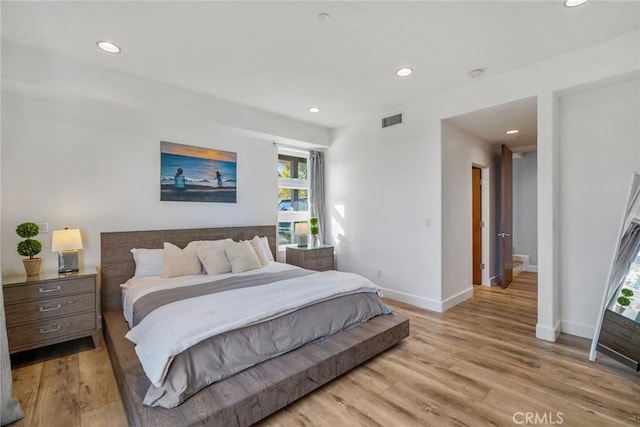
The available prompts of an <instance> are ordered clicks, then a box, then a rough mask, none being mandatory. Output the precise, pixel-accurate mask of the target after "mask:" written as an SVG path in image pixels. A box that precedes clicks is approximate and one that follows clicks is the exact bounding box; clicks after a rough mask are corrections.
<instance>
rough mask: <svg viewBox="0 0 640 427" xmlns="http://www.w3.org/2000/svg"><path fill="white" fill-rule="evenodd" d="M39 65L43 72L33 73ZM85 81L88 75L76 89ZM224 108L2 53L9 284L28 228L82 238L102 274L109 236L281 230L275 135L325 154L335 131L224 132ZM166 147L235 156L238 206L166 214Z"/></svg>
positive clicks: (144, 84) (284, 122) (278, 120)
mask: <svg viewBox="0 0 640 427" xmlns="http://www.w3.org/2000/svg"><path fill="white" fill-rule="evenodd" d="M25 58H26V59H25ZM34 62H37V64H38V65H39V66H40V67H44V68H39V69H37V70H31V69H29V70H24V71H25V72H24V73H22V71H23V69H24V68H29V67H30V66H31V65H33V63H34ZM5 64H7V66H6V67H5ZM5 71H7V72H6V73H5ZM82 71H87V73H89V74H87V75H84V74H83V76H82V78H79V79H78V87H75V88H74V89H73V90H71V89H69V88H68V87H71V86H72V80H73V78H72V76H78V75H79V74H82V73H81V72H82ZM92 72H93V73H94V74H91V73H92ZM52 75H53V76H55V77H51V76H52ZM92 75H93V79H92V78H90V76H92ZM128 90H131V91H133V92H134V93H129V94H127V93H126V92H127V91H128ZM134 95H135V96H134ZM128 97H130V98H131V99H128ZM161 99H162V100H164V101H162V102H160V101H159V100H161ZM173 101H175V103H172V102H173ZM156 102H160V103H159V104H155V103H156ZM216 106H217V107H220V106H219V105H218V101H217V100H215V99H209V98H207V97H203V96H202V95H198V94H193V93H190V92H187V91H181V90H179V89H176V88H172V87H168V86H164V85H158V84H155V83H153V82H148V81H144V80H141V79H136V78H134V77H132V76H128V75H124V74H122V73H116V72H110V71H108V70H105V69H97V70H96V69H95V67H88V68H87V66H86V65H84V64H80V63H73V62H71V61H67V60H65V59H63V58H54V57H47V56H43V57H41V56H39V55H38V54H37V53H34V52H29V51H26V52H25V57H24V58H23V57H22V56H20V55H18V54H17V53H16V52H15V51H12V52H11V51H10V52H9V53H8V54H7V56H5V51H4V49H3V87H2V122H3V127H2V138H3V140H4V146H3V153H2V211H1V218H2V221H1V230H2V235H3V237H4V238H3V240H2V248H1V249H2V252H3V255H4V256H3V257H2V271H3V273H4V274H11V273H20V272H22V271H23V267H22V263H21V261H20V260H21V257H20V256H19V255H18V254H17V253H16V249H15V246H16V244H17V242H18V241H19V238H18V236H17V235H16V234H15V227H16V225H17V224H19V223H21V222H24V221H35V222H47V223H49V227H50V229H51V230H55V229H61V228H62V227H64V226H71V227H78V228H80V229H81V231H82V233H83V240H84V250H83V251H82V256H83V257H84V263H85V264H90V265H98V266H99V265H100V253H99V252H100V232H103V231H121V230H144V229H147V230H150V229H164V228H188V227H216V226H237V225H256V224H262V225H268V224H275V223H276V221H277V212H276V200H277V173H276V163H277V150H276V147H275V146H274V144H273V143H272V140H273V139H277V137H274V136H273V133H274V132H279V133H280V134H282V135H284V137H285V138H284V139H286V140H287V141H291V138H292V137H293V136H295V137H296V138H301V140H303V141H306V142H309V141H319V143H320V142H323V135H326V137H327V140H328V136H329V131H328V130H326V129H323V128H320V127H316V126H312V125H309V124H303V123H299V122H295V121H292V120H289V119H284V118H282V117H278V116H273V120H269V117H270V115H269V114H267V113H263V112H254V111H251V110H249V109H245V108H244V107H236V110H235V111H236V112H237V114H238V116H237V117H235V118H234V117H233V116H228V115H224V116H223V117H222V119H224V120H221V121H223V122H225V121H227V122H228V123H235V124H237V123H241V122H243V121H246V120H249V119H250V118H251V117H252V115H254V117H255V118H256V121H255V122H254V123H253V124H252V126H251V128H249V129H247V128H238V127H235V126H230V125H225V124H217V123H216V122H215V120H216V117H215V116H214V117H212V116H211V115H210V114H211V111H210V110H208V108H209V107H212V108H214V111H215V107H216ZM256 123H257V124H256ZM161 140H164V141H171V142H177V143H181V144H188V145H194V146H199V147H207V148H216V149H221V150H227V151H234V152H236V153H237V154H238V167H237V174H238V176H237V180H238V192H237V203H235V204H227V203H182V202H160V188H159V187H160V186H159V178H160V141H161ZM319 143H318V144H319ZM39 240H41V242H42V244H43V251H42V254H41V255H42V256H43V257H44V258H45V265H44V267H43V268H44V269H49V270H51V269H55V268H57V257H56V254H54V253H52V252H51V251H50V248H51V233H49V234H41V235H40V236H39Z"/></svg>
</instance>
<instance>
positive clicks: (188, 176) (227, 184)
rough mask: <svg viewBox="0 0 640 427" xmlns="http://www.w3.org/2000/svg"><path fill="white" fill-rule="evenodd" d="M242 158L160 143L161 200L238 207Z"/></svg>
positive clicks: (205, 149) (206, 149) (227, 152)
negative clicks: (238, 184)
mask: <svg viewBox="0 0 640 427" xmlns="http://www.w3.org/2000/svg"><path fill="white" fill-rule="evenodd" d="M237 158H238V154H237V153H234V152H231V151H222V150H214V149H211V148H202V147H194V146H191V145H183V144H175V143H173V142H166V141H161V142H160V200H161V201H163V202H214V203H236V166H237Z"/></svg>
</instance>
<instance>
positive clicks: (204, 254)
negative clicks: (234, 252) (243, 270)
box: [185, 239, 232, 275]
mask: <svg viewBox="0 0 640 427" xmlns="http://www.w3.org/2000/svg"><path fill="white" fill-rule="evenodd" d="M227 241H229V242H232V240H231V239H225V240H201V241H198V242H191V243H189V244H188V245H187V247H186V248H185V249H187V248H189V247H192V246H195V247H196V248H197V251H196V252H197V253H198V258H200V262H201V263H202V265H203V266H204V269H205V272H206V273H207V274H209V275H213V274H221V273H231V264H230V263H229V259H228V258H227V253H226V252H225V250H224V247H225V242H227Z"/></svg>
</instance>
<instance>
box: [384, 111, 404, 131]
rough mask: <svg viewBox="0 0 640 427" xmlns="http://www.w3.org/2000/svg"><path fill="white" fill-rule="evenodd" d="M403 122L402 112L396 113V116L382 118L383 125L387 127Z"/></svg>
mask: <svg viewBox="0 0 640 427" xmlns="http://www.w3.org/2000/svg"><path fill="white" fill-rule="evenodd" d="M400 123H402V113H400V114H396V115H395V116H389V117H385V118H384V119H382V127H383V128H386V127H388V126H393V125H399V124H400Z"/></svg>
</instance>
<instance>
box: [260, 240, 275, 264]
mask: <svg viewBox="0 0 640 427" xmlns="http://www.w3.org/2000/svg"><path fill="white" fill-rule="evenodd" d="M260 240H261V241H262V245H263V246H264V252H265V253H266V254H267V261H275V260H274V259H273V252H271V248H270V247H269V239H268V238H267V236H264V237H261V238H260Z"/></svg>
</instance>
